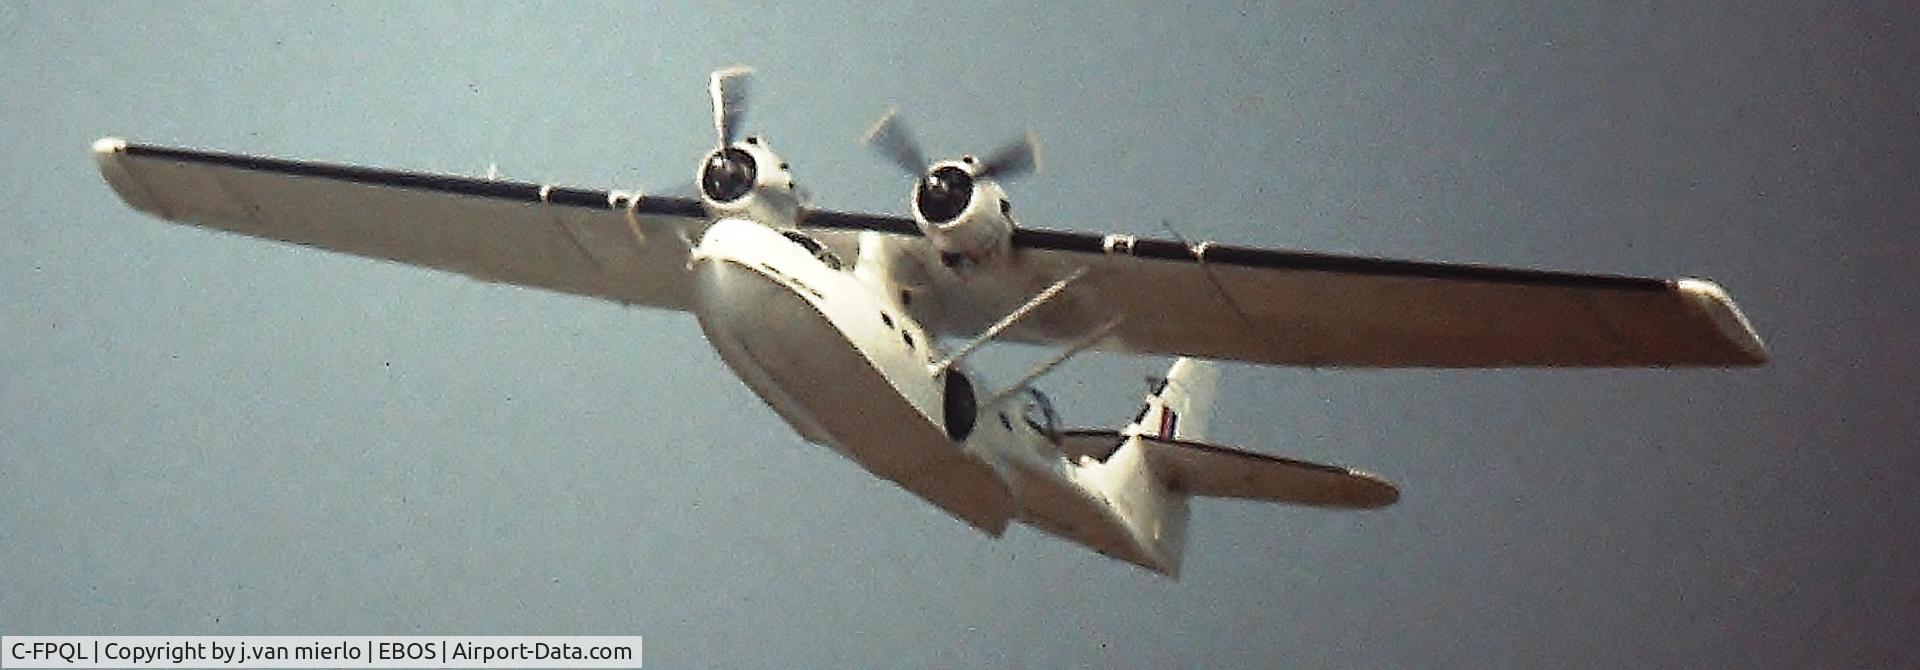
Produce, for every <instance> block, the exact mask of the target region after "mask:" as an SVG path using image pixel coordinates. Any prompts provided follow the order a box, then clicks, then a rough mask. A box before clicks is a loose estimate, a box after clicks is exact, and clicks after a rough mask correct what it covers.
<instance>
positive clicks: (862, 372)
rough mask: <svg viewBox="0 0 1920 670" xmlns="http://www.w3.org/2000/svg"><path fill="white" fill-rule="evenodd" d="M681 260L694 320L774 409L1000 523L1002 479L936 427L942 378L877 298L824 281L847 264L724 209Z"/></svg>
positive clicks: (1005, 508)
mask: <svg viewBox="0 0 1920 670" xmlns="http://www.w3.org/2000/svg"><path fill="white" fill-rule="evenodd" d="M693 263H694V266H693V272H694V275H695V286H696V290H695V296H696V298H695V309H694V312H695V314H696V315H697V316H698V318H699V320H700V326H701V329H702V330H703V331H705V333H706V335H707V339H708V341H709V342H711V343H712V344H713V346H714V349H715V350H716V351H717V352H718V353H719V354H720V357H721V359H722V360H724V361H726V363H727V365H728V366H729V367H731V368H732V369H733V371H734V373H735V374H737V375H738V376H739V378H740V379H741V381H743V382H745V383H746V384H747V386H748V387H749V388H751V389H752V390H753V391H754V393H755V394H757V395H759V396H760V398H761V399H762V400H764V401H766V403H767V404H768V405H769V406H771V407H772V408H773V410H774V411H775V413H777V414H779V415H780V417H781V418H782V419H784V420H786V421H787V423H788V424H790V425H792V426H793V427H794V429H795V430H796V431H798V432H799V433H800V434H801V435H802V436H804V437H806V438H807V439H808V440H809V441H813V442H816V443H819V444H824V445H827V446H829V447H832V448H834V449H835V450H836V451H839V452H840V453H841V454H842V455H844V456H846V457H847V458H849V459H851V460H853V461H854V462H856V463H859V464H860V465H861V467H863V468H865V469H867V470H868V471H870V472H872V473H873V474H875V475H876V476H879V477H881V478H884V479H887V480H890V481H893V482H894V483H896V484H899V485H900V486H901V487H902V488H905V489H906V490H908V491H910V492H912V493H914V494H915V495H918V496H920V497H921V498H924V499H926V500H927V501H929V502H932V503H933V504H935V505H937V506H939V507H940V508H942V509H944V510H946V511H947V512H949V513H951V514H953V515H954V516H956V517H958V518H960V519H961V520H963V521H966V522H967V523H968V524H970V525H972V526H974V527H976V528H979V529H981V530H983V531H986V532H987V533H989V534H992V535H996V536H997V535H999V534H1001V533H1002V532H1004V531H1005V528H1006V525H1007V523H1008V521H1009V520H1010V519H1011V518H1012V517H1013V516H1014V514H1015V511H1016V510H1015V504H1014V501H1013V497H1012V494H1011V492H1010V491H1009V489H1008V487H1007V484H1006V483H1005V481H1004V480H1003V479H1002V478H1001V476H1000V475H999V474H998V473H997V472H995V470H994V469H993V468H992V467H991V466H990V465H988V463H987V462H986V461H985V460H983V459H981V458H978V457H976V456H974V455H972V454H969V453H967V452H966V451H965V450H964V449H963V447H962V445H961V444H959V443H956V442H955V441H954V440H952V439H950V438H949V437H948V435H947V431H946V424H945V422H944V417H943V416H941V415H940V409H941V407H942V405H941V403H940V402H939V401H940V400H941V393H942V389H941V388H939V385H938V384H936V383H935V380H933V379H932V378H931V377H930V376H929V375H928V374H927V373H926V372H925V363H924V362H922V359H921V358H920V357H919V356H918V355H917V354H916V351H915V350H914V347H912V346H908V345H906V344H904V343H903V341H902V338H901V337H900V334H899V331H896V330H894V329H892V328H888V327H886V326H885V324H884V322H883V321H882V320H881V319H880V318H879V317H878V314H880V313H881V310H882V309H883V308H884V306H882V305H879V304H876V303H875V302H874V301H872V300H871V298H870V297H869V296H870V295H871V292H869V291H864V290H838V289H841V288H843V287H836V286H832V285H831V284H833V283H834V282H852V281H857V280H855V279H854V278H853V277H852V275H851V274H849V273H845V272H841V271H839V270H833V269H830V268H827V267H825V266H824V265H823V264H821V263H820V261H819V260H818V259H817V258H815V257H814V256H813V255H812V254H811V253H809V252H808V251H806V250H805V249H802V248H800V247H799V246H798V245H795V244H794V243H792V242H791V241H790V240H788V239H787V238H784V237H782V236H781V235H780V233H779V232H777V231H774V230H771V229H768V228H766V227H764V226H760V225H758V224H753V223H750V222H744V221H735V220H724V221H721V222H717V223H716V224H714V226H713V227H712V228H710V229H709V230H708V232H707V235H706V236H704V237H703V238H702V240H701V243H700V246H699V248H698V250H697V251H696V253H695V255H694V261H693ZM896 325H898V322H896ZM883 369H890V370H894V371H899V370H918V371H919V375H918V376H914V375H911V374H904V375H903V374H895V375H889V374H887V373H885V372H883Z"/></svg>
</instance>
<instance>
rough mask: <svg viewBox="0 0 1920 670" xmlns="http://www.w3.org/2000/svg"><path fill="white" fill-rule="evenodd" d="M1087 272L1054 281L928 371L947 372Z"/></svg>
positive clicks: (1076, 272) (1110, 328)
mask: <svg viewBox="0 0 1920 670" xmlns="http://www.w3.org/2000/svg"><path fill="white" fill-rule="evenodd" d="M1086 274H1087V269H1086V268H1080V269H1078V270H1074V271H1073V274H1070V275H1067V276H1066V277H1065V278H1063V279H1061V280H1060V281H1057V282H1054V283H1053V285H1052V286H1048V287H1046V288H1045V289H1042V290H1041V291H1040V292H1039V293H1035V294H1034V295H1033V297H1032V298H1028V299H1027V302H1026V304H1023V305H1021V306H1020V307H1019V308H1017V309H1015V310H1013V311H1011V312H1008V313H1007V315H1006V316H1004V317H1001V318H1000V320H999V321H997V322H995V323H994V324H993V325H991V326H988V327H987V329H986V330H984V331H981V332H980V334H979V335H977V336H975V337H974V338H973V339H972V340H969V341H967V343H966V344H965V345H962V346H961V347H960V348H959V349H958V350H956V351H954V352H953V354H951V355H949V356H947V357H946V358H943V359H941V360H940V361H939V362H937V363H934V364H931V365H928V366H927V371H928V372H930V373H932V374H933V376H935V377H938V376H940V373H942V372H946V371H947V368H950V367H953V364H954V363H958V362H960V360H961V359H964V358H966V357H967V354H971V353H973V352H974V350H976V349H979V348H980V346H981V345H983V344H986V343H987V342H988V341H990V340H992V339H993V338H994V337H995V336H997V335H999V334H1000V333H1002V332H1004V331H1005V330H1006V329H1008V328H1011V327H1013V324H1015V323H1018V322H1019V321H1020V319H1021V318H1023V317H1025V316H1026V315H1028V314H1032V313H1033V310H1036V309H1039V308H1040V306H1041V305H1044V304H1046V303H1047V301H1049V300H1052V299H1053V298H1054V297H1055V296H1058V295H1060V292H1061V291H1065V290H1067V285H1068V284H1071V283H1073V281H1074V280H1076V279H1079V278H1080V277H1082V276H1085V275H1086ZM1115 325H1118V324H1115ZM1107 330H1112V326H1108V327H1107ZM1096 339H1097V338H1096ZM1089 344H1091V342H1089ZM1035 376H1038V375H1035Z"/></svg>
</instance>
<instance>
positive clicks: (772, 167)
mask: <svg viewBox="0 0 1920 670" xmlns="http://www.w3.org/2000/svg"><path fill="white" fill-rule="evenodd" d="M694 183H696V184H699V185H700V202H701V204H704V205H706V207H707V215H708V216H711V217H713V218H715V219H723V218H737V219H747V220H750V221H754V222H757V223H760V224H763V225H768V226H773V227H776V228H785V227H789V226H792V225H794V223H795V222H797V221H798V220H799V217H800V208H801V206H802V204H803V203H802V202H801V197H800V192H799V190H798V189H796V188H795V187H794V184H793V173H792V172H790V171H789V170H788V169H787V163H786V161H783V160H780V157H779V156H778V155H776V154H774V153H773V149H771V148H768V147H767V143H766V142H765V141H764V140H761V139H760V138H759V137H758V136H754V135H749V136H747V137H746V138H744V139H742V140H740V141H738V142H735V143H733V144H732V145H730V146H727V147H723V148H720V149H716V150H714V152H713V153H711V154H707V158H706V160H704V161H701V162H700V172H699V173H698V174H697V175H695V176H694Z"/></svg>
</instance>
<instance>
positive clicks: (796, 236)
mask: <svg viewBox="0 0 1920 670" xmlns="http://www.w3.org/2000/svg"><path fill="white" fill-rule="evenodd" d="M780 234H781V235H785V236H786V238H787V239H789V240H793V243H794V244H798V245H800V248H802V249H806V250H807V252H808V253H811V254H813V257H814V258H818V259H820V262H822V263H826V264H827V267H830V268H833V269H835V270H839V269H842V268H844V267H846V266H845V265H844V264H842V263H841V262H840V255H839V254H836V253H833V250H832V249H828V248H827V245H824V244H821V243H820V241H819V240H816V239H813V238H811V237H807V236H806V235H804V234H802V233H801V232H800V231H797V230H782V231H780Z"/></svg>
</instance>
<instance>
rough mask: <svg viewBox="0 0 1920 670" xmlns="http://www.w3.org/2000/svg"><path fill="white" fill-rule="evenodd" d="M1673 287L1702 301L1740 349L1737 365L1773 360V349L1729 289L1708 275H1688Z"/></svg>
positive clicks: (1704, 309)
mask: <svg viewBox="0 0 1920 670" xmlns="http://www.w3.org/2000/svg"><path fill="white" fill-rule="evenodd" d="M1673 286H1674V289H1675V290H1678V291H1679V292H1680V294H1681V295H1684V296H1686V297H1687V298H1688V299H1690V300H1692V301H1693V302H1694V304H1696V305H1699V306H1700V309H1701V311H1702V312H1704V313H1705V315H1706V317H1707V319H1708V320H1709V321H1712V322H1713V325H1714V327H1715V328H1717V329H1718V330H1719V332H1720V336H1721V337H1722V338H1724V339H1725V340H1726V341H1727V342H1729V343H1731V344H1732V345H1733V346H1734V347H1735V348H1736V349H1737V350H1738V351H1739V358H1738V359H1737V360H1735V361H1733V364H1734V365H1742V366H1755V365H1765V364H1767V362H1768V361H1770V360H1773V354H1772V352H1770V351H1768V350H1767V344H1766V342H1765V341H1762V340H1761V339H1760V333H1759V332H1757V331H1755V330H1754V329H1753V323H1752V322H1750V321H1748V320H1747V316H1746V315H1745V314H1742V313H1741V312H1740V306H1739V305H1737V304H1735V303H1734V302H1733V297H1732V296H1730V295H1728V294H1727V290H1726V289H1724V288H1721V286H1720V285H1719V284H1717V283H1714V282H1713V281H1712V280H1709V279H1700V278H1697V277H1687V278H1683V279H1679V280H1677V281H1675V282H1674V283H1673Z"/></svg>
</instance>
